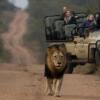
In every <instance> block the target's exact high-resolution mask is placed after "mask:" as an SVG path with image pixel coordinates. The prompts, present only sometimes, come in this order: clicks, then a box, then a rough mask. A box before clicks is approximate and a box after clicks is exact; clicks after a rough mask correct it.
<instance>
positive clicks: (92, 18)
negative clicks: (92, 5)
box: [87, 14, 95, 21]
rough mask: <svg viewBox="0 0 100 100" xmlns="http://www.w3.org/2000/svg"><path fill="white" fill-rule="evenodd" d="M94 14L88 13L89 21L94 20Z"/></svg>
mask: <svg viewBox="0 0 100 100" xmlns="http://www.w3.org/2000/svg"><path fill="white" fill-rule="evenodd" d="M94 19H95V18H94V15H93V14H90V15H88V17H87V20H89V21H94Z"/></svg>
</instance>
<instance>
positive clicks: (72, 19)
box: [65, 16, 77, 24]
mask: <svg viewBox="0 0 100 100" xmlns="http://www.w3.org/2000/svg"><path fill="white" fill-rule="evenodd" d="M65 24H77V21H76V18H75V17H74V16H73V17H71V18H70V20H69V21H67V22H66V21H65Z"/></svg>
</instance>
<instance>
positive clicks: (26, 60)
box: [2, 10, 35, 65]
mask: <svg viewBox="0 0 100 100" xmlns="http://www.w3.org/2000/svg"><path fill="white" fill-rule="evenodd" d="M28 18H29V15H28V13H27V12H25V11H21V10H19V11H17V12H16V13H15V16H14V19H13V20H12V22H11V23H10V24H9V28H8V32H5V33H3V35H2V39H3V42H4V47H5V49H6V50H8V51H10V52H11V54H12V62H13V63H16V64H24V65H32V64H33V63H34V62H35V59H34V60H33V57H32V55H31V52H30V51H29V50H28V48H26V47H25V46H23V44H24V43H23V36H24V35H25V34H26V32H27V20H28Z"/></svg>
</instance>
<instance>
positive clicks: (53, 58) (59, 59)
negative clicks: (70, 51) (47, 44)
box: [48, 45, 67, 69]
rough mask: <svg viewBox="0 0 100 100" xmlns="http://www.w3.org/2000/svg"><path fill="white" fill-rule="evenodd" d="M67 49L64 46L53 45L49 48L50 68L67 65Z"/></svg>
mask: <svg viewBox="0 0 100 100" xmlns="http://www.w3.org/2000/svg"><path fill="white" fill-rule="evenodd" d="M66 63H67V59H66V49H65V48H64V47H63V46H60V45H59V46H58V47H55V46H52V47H51V48H49V49H48V64H50V65H51V66H49V67H50V68H51V67H53V68H54V69H63V68H64V67H65V66H66Z"/></svg>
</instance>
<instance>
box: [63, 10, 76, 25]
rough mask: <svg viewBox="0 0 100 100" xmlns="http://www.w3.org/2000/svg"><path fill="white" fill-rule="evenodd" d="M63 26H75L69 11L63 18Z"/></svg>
mask: <svg viewBox="0 0 100 100" xmlns="http://www.w3.org/2000/svg"><path fill="white" fill-rule="evenodd" d="M64 22H65V24H77V21H76V18H75V17H74V15H73V13H72V12H71V11H67V12H66V13H65V17H64Z"/></svg>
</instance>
